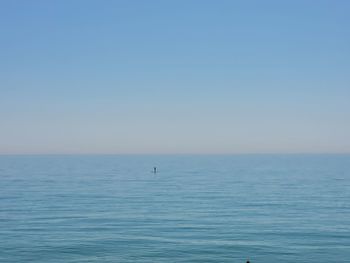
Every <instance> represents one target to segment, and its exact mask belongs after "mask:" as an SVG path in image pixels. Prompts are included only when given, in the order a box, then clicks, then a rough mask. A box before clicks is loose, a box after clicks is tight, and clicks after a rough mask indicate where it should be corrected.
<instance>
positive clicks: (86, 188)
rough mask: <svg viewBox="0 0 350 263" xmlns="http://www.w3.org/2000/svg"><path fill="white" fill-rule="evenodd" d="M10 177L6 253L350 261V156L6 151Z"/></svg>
mask: <svg viewBox="0 0 350 263" xmlns="http://www.w3.org/2000/svg"><path fill="white" fill-rule="evenodd" d="M153 166H157V167H158V170H159V172H158V173H157V174H153V173H152V170H153ZM0 187H1V190H0V262H245V260H247V259H248V258H249V259H250V260H251V262H252V263H254V262H259V263H271V262H286V263H287V262H290V263H292V262H293V263H296V262H309V263H312V262H315V263H316V262H317V263H323V262H324V263H326V262H327V263H329V262H344V263H345V262H350V155H222V156H221V155H198V156H196V155H170V156H166V155H165V156H141V155H139V156H138V155H129V156H122V155H81V156H79V155H72V156H69V155H67V156H64V155H62V156H0Z"/></svg>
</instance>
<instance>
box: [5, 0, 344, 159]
mask: <svg viewBox="0 0 350 263" xmlns="http://www.w3.org/2000/svg"><path fill="white" fill-rule="evenodd" d="M349 11H350V2H349V1H317V2H312V1H308V2H305V1H290V2H281V1H249V2H246V1H215V2H214V1H174V2H167V1H103V2H99V1H81V0H80V1H73V2H71V1H2V2H1V3H0V33H1V34H0V40H1V41H0V55H1V60H0V72H1V73H0V154H5V155H6V154H264V153H267V154H278V153H281V154H298V153H300V154H305V153H306V154H318V153H321V154H328V153H329V154H338V153H339V154H348V153H350V103H349V98H350V87H349V83H350V34H349V33H350V32H349V31H350V27H349V25H350V16H349V15H348V14H349Z"/></svg>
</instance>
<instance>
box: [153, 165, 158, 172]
mask: <svg viewBox="0 0 350 263" xmlns="http://www.w3.org/2000/svg"><path fill="white" fill-rule="evenodd" d="M153 173H155V174H156V173H157V167H155V166H154V167H153Z"/></svg>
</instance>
